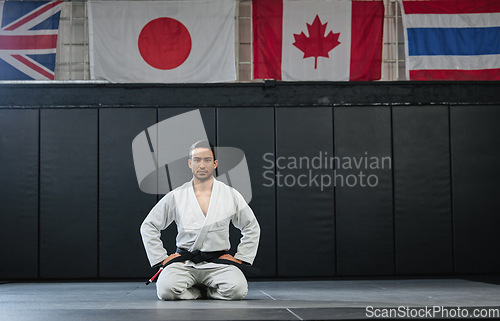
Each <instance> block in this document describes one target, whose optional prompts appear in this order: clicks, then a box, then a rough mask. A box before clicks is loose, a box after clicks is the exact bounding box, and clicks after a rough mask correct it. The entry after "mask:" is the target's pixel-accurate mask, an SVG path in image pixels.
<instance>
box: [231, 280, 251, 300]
mask: <svg viewBox="0 0 500 321" xmlns="http://www.w3.org/2000/svg"><path fill="white" fill-rule="evenodd" d="M247 293H248V284H247V282H246V281H245V282H240V283H237V284H235V286H234V289H233V291H232V294H231V300H242V299H243V298H244V297H245V296H246V295H247Z"/></svg>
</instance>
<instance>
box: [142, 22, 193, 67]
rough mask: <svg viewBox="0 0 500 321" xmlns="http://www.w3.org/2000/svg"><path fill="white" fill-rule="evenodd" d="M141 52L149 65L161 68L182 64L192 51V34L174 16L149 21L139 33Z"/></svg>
mask: <svg viewBox="0 0 500 321" xmlns="http://www.w3.org/2000/svg"><path fill="white" fill-rule="evenodd" d="M138 45H139V52H140V53H141V56H142V58H143V59H144V61H146V62H147V63H148V64H149V65H151V66H152V67H154V68H157V69H161V70H169V69H174V68H177V67H179V66H180V65H182V63H183V62H184V61H186V59H187V58H188V56H189V53H190V52H191V35H190V34H189V31H188V30H187V28H186V27H185V26H184V25H183V24H182V23H181V22H179V21H177V20H175V19H172V18H158V19H154V20H151V21H150V22H148V23H147V24H146V25H145V26H144V28H142V30H141V33H140V34H139V41H138Z"/></svg>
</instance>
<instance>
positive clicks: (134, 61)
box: [89, 0, 236, 83]
mask: <svg viewBox="0 0 500 321" xmlns="http://www.w3.org/2000/svg"><path fill="white" fill-rule="evenodd" d="M235 7H236V0H182V1H91V2H90V3H89V12H90V13H89V27H90V33H89V42H90V45H89V49H90V73H91V78H92V79H104V80H108V81H111V82H164V83H167V82H183V83H186V82H189V83H193V82H222V81H233V80H236V70H235V54H234V24H235Z"/></svg>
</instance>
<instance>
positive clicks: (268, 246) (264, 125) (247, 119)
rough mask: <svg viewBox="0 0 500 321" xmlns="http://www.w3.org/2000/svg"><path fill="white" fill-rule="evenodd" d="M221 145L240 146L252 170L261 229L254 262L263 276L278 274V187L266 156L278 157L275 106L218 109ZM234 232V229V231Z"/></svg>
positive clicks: (234, 240) (252, 203) (234, 235)
mask: <svg viewBox="0 0 500 321" xmlns="http://www.w3.org/2000/svg"><path fill="white" fill-rule="evenodd" d="M217 140H218V142H217V145H218V146H223V147H224V146H227V147H236V148H240V149H241V150H243V152H245V158H246V160H247V164H248V170H249V172H250V180H251V184H252V200H251V201H250V204H249V205H250V207H251V208H252V210H253V211H254V213H255V216H256V217H257V220H258V221H259V225H260V228H261V237H260V246H259V250H258V255H257V258H256V260H255V262H254V265H255V266H256V267H258V268H259V269H260V272H261V274H260V275H259V276H261V277H264V276H275V275H276V212H275V188H274V186H270V185H269V184H268V183H269V181H268V180H267V179H266V175H272V176H274V169H273V168H270V169H266V168H268V167H270V165H271V164H270V163H269V161H267V160H266V159H274V109H273V108H219V109H218V110H217ZM231 232H233V231H231ZM240 235H241V234H239V233H232V234H231V244H232V246H233V247H235V245H236V244H238V243H239V238H240Z"/></svg>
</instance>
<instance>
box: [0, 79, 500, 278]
mask: <svg viewBox="0 0 500 321" xmlns="http://www.w3.org/2000/svg"><path fill="white" fill-rule="evenodd" d="M498 85H499V82H403V83H390V82H371V83H366V84H357V83H348V82H344V83H331V82H324V83H318V82H312V83H311V82H304V83H289V82H275V81H265V82H263V83H251V84H189V85H186V84H59V83H54V84H36V83H33V84H1V85H0V177H1V179H2V184H1V185H0V203H1V204H0V279H3V280H9V279H42V280H44V279H57V278H59V279H82V278H88V279H96V278H101V279H108V278H123V279H127V278H144V279H145V278H146V277H149V276H151V274H152V273H153V272H154V270H153V269H150V268H149V264H148V262H147V259H146V255H145V251H144V249H143V245H142V240H141V239H140V234H139V227H140V223H141V222H142V220H143V219H144V217H145V216H146V215H147V214H148V212H149V210H150V209H151V208H152V207H153V206H154V205H155V203H156V202H157V201H158V199H159V198H160V197H163V195H154V194H146V193H143V192H142V191H141V190H140V189H139V187H138V183H137V180H136V177H135V172H134V167H133V163H132V161H131V158H132V146H131V143H132V140H133V138H134V137H135V135H137V134H138V133H139V132H141V131H143V130H145V129H146V128H148V127H149V126H151V125H154V124H155V123H157V122H158V121H162V120H164V119H168V118H171V117H173V116H176V115H179V114H182V113H185V112H188V111H193V110H195V109H198V108H199V109H200V111H201V116H202V119H203V123H204V127H205V130H206V132H207V136H208V138H209V139H210V141H211V142H213V143H217V144H216V145H226V146H234V147H238V148H241V149H242V150H244V151H245V152H246V156H247V160H248V165H249V169H250V174H251V180H252V184H253V186H252V187H253V191H254V198H253V200H252V202H251V203H250V205H251V206H252V208H253V209H254V211H255V213H256V215H257V217H258V219H259V222H260V223H261V227H262V235H261V243H260V248H259V252H258V255H257V259H256V262H255V264H256V265H257V266H258V267H259V268H260V269H261V271H262V272H263V274H262V275H261V276H262V277H271V278H275V277H276V278H288V277H297V278H302V277H304V278H311V277H312V278H314V277H318V278H320V277H329V276H336V277H337V276H339V277H342V276H380V275H393V276H407V275H423V274H454V275H459V274H466V273H500V259H498V255H496V253H497V252H498V251H499V250H500V238H498V237H497V234H498V233H497V231H496V229H497V226H499V223H500V219H499V217H500V216H499V215H498V213H500V208H499V205H498V199H499V198H500V190H499V188H498V181H500V170H499V164H500V154H499V153H500V149H499V148H498V146H499V143H500V141H499V140H500V138H499V137H500V132H499V130H500V129H499V128H500V127H499V126H498V124H499V123H500V107H499V105H498V102H499V101H500V91H499V90H498ZM388 93H390V94H389V95H388ZM391 111H392V112H391ZM332 112H333V114H332ZM192 130H193V126H191V125H185V126H184V127H183V128H182V129H179V132H178V133H174V134H173V135H172V136H171V137H173V138H174V139H177V138H178V137H179V138H180V137H183V136H185V135H186V134H188V133H190V131H192ZM160 136H162V135H161V134H160V135H158V136H156V138H159V137H160ZM150 138H151V137H150ZM160 138H161V137H160ZM162 139H163V138H162ZM160 143H161V142H160ZM154 147H155V146H153V148H154ZM156 147H157V148H158V147H159V146H156ZM320 152H321V153H323V154H322V155H321V156H322V157H324V159H326V160H328V159H329V158H328V156H334V157H336V159H337V161H338V160H342V161H343V162H344V161H345V160H343V159H342V158H343V157H347V158H350V159H351V162H356V161H361V164H360V165H361V167H362V169H363V175H364V177H363V178H364V179H365V182H364V183H365V184H366V183H367V181H366V180H367V179H368V175H371V174H373V175H375V176H376V177H377V185H376V186H374V187H367V186H364V187H363V186H359V183H358V184H354V185H355V186H339V185H341V184H340V183H341V182H340V180H342V178H341V177H343V178H344V180H345V179H349V182H348V183H353V181H352V179H353V178H347V177H348V176H349V175H353V176H356V177H357V179H359V174H360V169H359V168H352V167H353V166H354V167H355V166H356V164H355V163H353V164H351V168H345V167H340V168H336V169H335V170H334V169H333V168H332V167H331V166H330V164H324V160H323V164H322V165H320V166H319V167H317V168H316V167H315V166H314V165H310V166H309V168H307V165H306V168H301V169H297V168H296V166H299V165H294V164H293V161H296V162H300V158H301V157H303V158H304V160H303V161H307V159H308V160H309V161H314V160H315V159H318V160H319V159H320V157H318V156H320ZM325 153H328V155H325ZM264 155H265V156H264ZM264 157H265V159H264ZM363 157H365V158H367V161H368V164H370V163H371V160H372V159H371V157H376V158H378V161H379V162H380V161H381V159H382V158H383V157H389V158H390V157H392V159H391V160H392V162H391V165H392V168H390V167H391V166H388V164H387V162H385V163H384V166H385V167H384V168H382V169H380V168H367V169H365V168H364V166H365V165H364V163H363V162H364V159H363ZM277 160H278V163H279V164H280V167H282V166H285V167H284V168H279V169H278V171H275V168H272V169H271V171H270V173H269V172H266V171H269V169H268V168H264V166H265V167H268V165H269V163H270V162H271V163H275V162H276V161H277ZM291 162H292V164H290V163H291ZM180 165H182V168H183V169H185V170H186V171H187V174H188V175H187V176H186V177H187V178H188V179H190V178H191V175H190V173H189V169H188V168H187V164H185V163H183V164H180ZM379 166H381V165H379ZM169 168H170V169H171V170H173V169H174V166H172V164H171V165H169ZM309 169H312V173H311V175H310V174H309ZM174 172H176V170H175V171H174ZM165 173H166V170H165ZM287 175H289V176H290V177H289V178H286V179H288V181H286V182H284V179H285V176H287ZM299 175H306V176H305V177H306V180H305V181H304V180H302V181H300V182H298V181H297V178H298V177H299ZM315 175H317V176H316V178H314V176H315ZM321 175H326V176H324V178H325V179H326V178H327V177H329V178H331V179H332V180H333V181H334V183H335V184H336V185H337V186H336V187H335V188H333V187H332V186H326V187H324V188H323V190H321V188H320V187H319V186H317V185H316V186H311V184H318V183H317V182H318V181H319V180H320V179H321ZM278 178H279V179H280V184H281V185H282V186H276V184H275V185H274V186H273V185H272V184H271V185H272V186H264V184H266V185H269V181H270V179H274V180H276V179H278ZM294 179H295V181H291V180H294ZM372 179H373V178H372ZM283 183H288V184H289V185H292V186H284V185H283ZM354 183H356V182H354ZM299 184H305V186H299ZM346 184H347V183H346V182H345V181H344V185H346ZM116 222H118V223H116ZM18 226H19V228H17V227H18ZM231 233H232V236H231V241H232V244H233V247H235V245H236V243H237V242H238V240H239V235H240V234H239V233H238V230H237V229H235V228H234V227H233V228H231ZM176 234H177V231H176V228H175V226H174V225H172V226H170V227H169V228H168V229H167V231H165V233H164V238H163V241H164V244H165V246H166V247H167V249H168V251H169V252H173V251H174V250H175V236H176ZM233 250H234V248H233ZM123 261H125V263H123V264H122V262H123Z"/></svg>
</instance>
